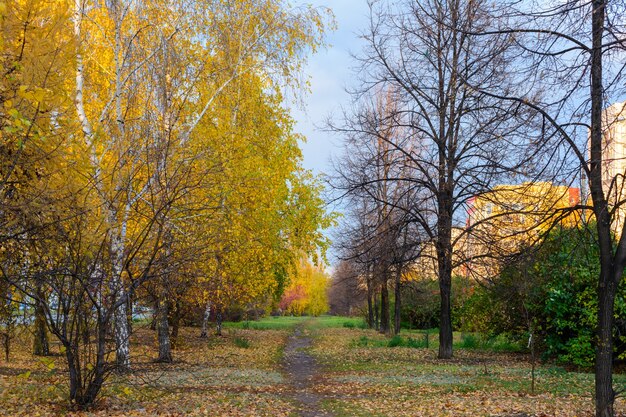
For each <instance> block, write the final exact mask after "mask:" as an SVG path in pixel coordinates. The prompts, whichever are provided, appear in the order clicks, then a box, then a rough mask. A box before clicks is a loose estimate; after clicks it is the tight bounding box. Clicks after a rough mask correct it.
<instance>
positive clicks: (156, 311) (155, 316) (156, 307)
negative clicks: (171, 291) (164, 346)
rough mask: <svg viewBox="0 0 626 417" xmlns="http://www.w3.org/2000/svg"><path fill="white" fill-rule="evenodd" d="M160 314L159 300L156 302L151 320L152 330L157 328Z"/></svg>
mask: <svg viewBox="0 0 626 417" xmlns="http://www.w3.org/2000/svg"><path fill="white" fill-rule="evenodd" d="M158 315H159V301H158V300H157V301H156V302H155V303H154V308H153V309H152V320H150V330H156V328H157V316H158Z"/></svg>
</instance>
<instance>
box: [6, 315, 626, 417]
mask: <svg viewBox="0 0 626 417" xmlns="http://www.w3.org/2000/svg"><path fill="white" fill-rule="evenodd" d="M359 327H361V326H360V323H359V321H358V320H354V319H345V318H336V317H322V318H316V319H307V318H303V319H296V318H267V319H264V320H262V321H260V322H249V323H246V322H244V323H233V324H228V325H227V326H226V328H225V330H224V336H222V337H217V336H213V337H211V338H209V339H208V340H206V339H200V338H199V337H198V334H199V331H198V329H193V328H186V329H183V331H182V333H181V337H180V343H179V345H178V346H177V348H176V350H175V351H174V358H175V362H174V363H173V364H157V363H154V362H153V359H154V357H155V355H156V353H155V352H156V335H155V333H154V332H152V331H150V330H149V329H147V328H139V329H137V331H136V332H135V336H134V339H133V346H132V348H133V352H134V355H135V356H134V358H133V359H134V360H133V366H134V371H133V373H132V374H130V375H123V376H114V377H113V378H112V379H111V380H110V381H109V382H108V384H107V386H106V388H105V389H104V392H103V395H102V397H101V399H100V401H99V402H98V404H96V406H95V407H94V408H93V409H92V410H89V411H73V410H72V409H71V408H70V407H69V406H68V404H67V402H66V398H67V390H68V387H67V382H66V374H65V372H66V371H65V366H64V364H63V357H62V356H60V355H57V356H52V357H49V358H37V357H34V356H32V354H31V353H30V349H29V348H28V347H29V346H30V343H29V342H28V340H27V334H25V335H23V340H19V341H18V343H15V352H13V353H12V357H11V361H10V362H9V363H6V362H4V361H3V362H1V363H0V415H3V416H13V415H23V416H37V415H39V416H56V415H72V416H81V417H83V416H85V417H86V416H150V415H159V416H187V415H190V416H203V415H207V416H272V417H280V416H299V415H314V414H311V411H310V410H309V411H303V410H304V408H303V407H302V404H301V402H302V398H305V399H306V398H313V399H314V407H315V409H316V410H317V411H316V413H317V415H329V416H335V417H341V416H502V417H504V416H507V417H511V416H516V417H523V416H592V415H593V402H592V398H591V393H592V388H593V375H592V374H591V373H584V372H569V371H566V370H565V369H563V368H562V367H559V366H556V365H554V364H550V363H544V364H539V365H538V366H537V369H536V379H535V387H534V390H533V388H532V385H531V382H532V380H531V361H530V358H529V357H528V356H527V355H523V354H513V353H499V352H494V351H488V350H479V349H462V348H459V349H457V350H456V351H455V359H453V360H449V361H439V360H437V359H436V354H437V351H436V343H434V340H431V341H430V342H429V343H428V348H426V347H424V345H425V343H423V342H424V339H425V336H424V335H423V334H418V333H406V334H405V335H404V336H403V338H401V339H398V338H396V339H395V340H389V339H386V338H385V337H384V336H382V335H378V334H377V333H376V332H374V331H371V330H365V329H361V328H359ZM294 329H297V333H298V340H299V342H298V343H301V345H298V346H305V347H304V348H301V347H298V346H290V345H289V343H291V342H290V341H292V340H294V339H293V337H291V338H290V335H292V334H293V333H294ZM430 338H431V339H436V337H435V335H431V336H430ZM55 349H56V352H57V354H58V347H55ZM285 349H287V351H288V352H289V351H292V352H296V351H298V350H306V355H310V357H311V358H314V360H313V361H311V362H310V363H311V365H310V366H311V367H314V368H313V369H306V370H305V369H302V367H301V366H300V367H297V368H289V367H290V366H292V365H290V362H289V361H285V360H284V352H285ZM307 363H308V362H307ZM294 372H306V375H304V376H303V378H300V379H299V378H298V377H297V374H296V375H294ZM302 379H306V383H302V381H301V380H302ZM616 382H617V385H618V386H623V385H626V378H624V376H622V375H617V376H616ZM303 390H304V391H306V392H304V393H303V392H302V391H303ZM617 410H618V411H619V413H621V414H625V415H626V404H625V403H624V401H622V400H621V399H620V400H618V402H617Z"/></svg>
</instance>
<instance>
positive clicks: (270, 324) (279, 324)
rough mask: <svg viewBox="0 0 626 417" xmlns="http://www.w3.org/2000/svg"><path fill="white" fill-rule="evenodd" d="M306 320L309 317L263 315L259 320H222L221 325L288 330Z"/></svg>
mask: <svg viewBox="0 0 626 417" xmlns="http://www.w3.org/2000/svg"><path fill="white" fill-rule="evenodd" d="M307 320H310V317H263V318H262V319H259V320H246V321H239V322H232V321H229V322H224V323H223V327H224V328H227V329H252V330H290V329H293V328H294V327H295V326H297V325H298V324H301V323H304V322H305V321H307Z"/></svg>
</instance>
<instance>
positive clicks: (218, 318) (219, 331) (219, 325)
mask: <svg viewBox="0 0 626 417" xmlns="http://www.w3.org/2000/svg"><path fill="white" fill-rule="evenodd" d="M215 319H216V322H217V326H216V329H215V333H216V334H217V335H218V336H221V335H222V312H221V311H218V312H217V314H216V317H215Z"/></svg>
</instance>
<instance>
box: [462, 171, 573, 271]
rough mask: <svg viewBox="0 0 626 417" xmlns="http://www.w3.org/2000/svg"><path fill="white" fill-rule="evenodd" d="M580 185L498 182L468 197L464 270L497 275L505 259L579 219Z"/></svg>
mask: <svg viewBox="0 0 626 417" xmlns="http://www.w3.org/2000/svg"><path fill="white" fill-rule="evenodd" d="M579 203H580V189H579V188H572V187H568V186H565V185H554V184H552V183H549V182H526V183H523V184H513V185H499V186H496V187H495V188H494V189H493V190H492V191H489V192H486V193H484V194H481V195H480V196H476V197H474V198H473V199H472V200H471V201H470V203H469V204H470V207H469V208H468V216H467V225H466V226H467V237H466V240H465V241H464V245H465V247H464V249H463V251H464V253H465V258H466V262H465V267H464V275H466V276H476V277H489V276H494V275H496V274H497V273H498V272H499V265H500V264H501V261H502V259H506V258H507V257H509V256H512V255H515V254H517V253H518V252H520V250H521V249H523V248H524V247H526V246H530V245H533V244H535V243H537V242H538V241H539V240H541V239H542V238H543V237H544V235H545V233H546V232H548V231H549V230H550V228H552V227H554V225H555V224H560V225H561V226H563V227H571V226H575V225H576V224H578V222H579V221H580V215H579V213H578V211H576V210H575V209H574V207H576V206H577V205H578V204H579Z"/></svg>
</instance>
